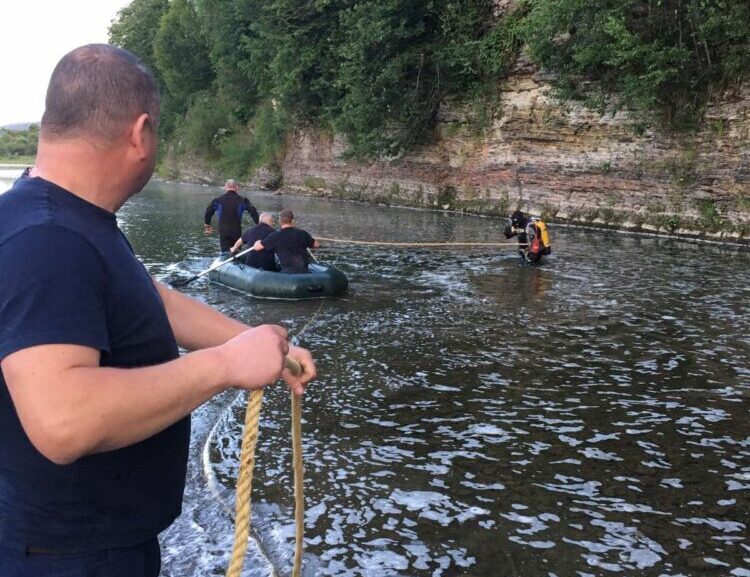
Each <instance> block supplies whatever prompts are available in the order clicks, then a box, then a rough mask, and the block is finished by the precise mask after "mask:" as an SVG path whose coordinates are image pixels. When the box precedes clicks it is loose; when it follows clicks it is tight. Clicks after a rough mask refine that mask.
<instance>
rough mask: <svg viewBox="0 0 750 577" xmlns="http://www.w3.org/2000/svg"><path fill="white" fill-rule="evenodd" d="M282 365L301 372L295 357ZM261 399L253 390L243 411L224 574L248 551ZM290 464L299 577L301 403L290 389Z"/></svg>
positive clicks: (236, 572)
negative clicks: (229, 554) (231, 529)
mask: <svg viewBox="0 0 750 577" xmlns="http://www.w3.org/2000/svg"><path fill="white" fill-rule="evenodd" d="M284 366H285V368H287V369H288V370H289V371H290V372H291V373H292V374H293V375H294V376H296V377H298V376H299V375H301V374H302V367H301V366H300V364H299V363H297V361H295V360H294V359H291V358H289V357H287V358H286V359H285V360H284ZM262 402H263V389H259V390H257V391H253V392H252V394H251V395H250V399H249V400H248V403H247V410H246V411H245V431H244V433H243V434H242V450H241V452H240V473H239V478H238V480H237V499H236V514H235V525H234V544H233V545H232V557H231V560H230V561H229V568H228V569H227V577H240V574H241V573H242V564H243V563H244V561H245V553H246V552H247V539H248V536H249V534H250V512H251V501H250V496H251V494H252V486H253V467H254V465H255V447H256V445H257V444H258V425H259V422H260V406H261V404H262ZM292 468H293V470H294V501H295V507H294V523H295V542H294V563H293V566H292V577H299V575H300V569H301V568H302V550H303V547H304V521H305V519H304V515H305V499H304V494H303V490H302V481H303V479H302V474H303V470H302V406H301V403H300V398H299V397H298V396H297V395H295V394H294V393H292Z"/></svg>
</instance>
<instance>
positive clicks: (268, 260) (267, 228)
mask: <svg viewBox="0 0 750 577" xmlns="http://www.w3.org/2000/svg"><path fill="white" fill-rule="evenodd" d="M274 232H276V230H275V229H274V228H273V215H272V214H271V213H270V212H264V213H261V215H260V222H259V223H258V224H256V225H255V226H254V227H252V228H248V229H247V230H246V231H245V232H243V233H242V238H240V239H238V240H237V242H235V243H234V246H233V247H232V248H230V249H229V250H230V252H231V253H232V254H236V253H237V252H239V250H240V247H242V245H243V244H245V245H247V246H254V245H255V243H256V241H259V240H263V239H264V238H266V237H267V236H269V235H271V234H273V233H274ZM275 256H276V253H275V252H274V250H273V249H270V248H266V249H263V250H261V251H257V250H254V249H253V251H252V252H249V253H247V254H246V255H245V256H244V262H245V264H246V265H248V266H251V267H254V268H259V269H262V270H270V271H278V270H279V268H278V267H277V266H276V258H275Z"/></svg>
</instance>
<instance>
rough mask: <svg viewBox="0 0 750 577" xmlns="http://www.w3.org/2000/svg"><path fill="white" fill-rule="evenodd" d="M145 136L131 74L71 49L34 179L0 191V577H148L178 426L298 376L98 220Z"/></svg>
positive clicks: (178, 480) (156, 562) (128, 175)
mask: <svg viewBox="0 0 750 577" xmlns="http://www.w3.org/2000/svg"><path fill="white" fill-rule="evenodd" d="M158 126H159V93H158V89H157V86H156V81H155V80H154V78H153V76H152V75H151V73H150V72H149V71H148V69H147V68H146V66H145V65H144V64H143V63H142V62H141V61H140V60H138V59H137V58H136V57H135V56H133V55H132V54H130V53H129V52H126V51H125V50H122V49H121V48H117V47H115V46H109V45H104V44H93V45H87V46H82V47H80V48H77V49H75V50H73V51H72V52H70V53H68V54H67V55H66V56H64V57H63V59H62V60H61V61H60V62H59V63H58V64H57V66H56V67H55V69H54V71H53V73H52V77H51V79H50V83H49V87H48V89H47V96H46V109H45V112H44V116H43V117H42V122H41V130H40V135H39V147H38V154H37V157H36V165H35V167H34V169H33V170H32V171H31V174H30V175H29V176H28V177H24V178H22V179H21V180H20V181H18V182H17V183H16V184H15V185H14V186H13V188H12V189H11V190H8V191H7V192H2V189H0V192H2V193H1V194H0V270H2V271H3V272H7V274H3V275H0V295H1V297H0V576H2V577H52V576H56V577H62V576H63V575H65V576H67V577H74V576H79V577H80V576H83V575H85V576H86V577H158V575H159V572H160V564H161V563H160V551H159V541H158V538H157V536H158V534H159V533H160V532H161V531H163V530H164V529H166V528H167V527H168V526H169V525H170V524H171V523H172V521H173V520H174V519H175V518H176V517H177V516H178V515H179V514H180V511H181V507H182V502H183V493H184V486H185V475H186V470H187V462H188V451H189V447H190V412H191V411H192V410H194V409H195V408H197V407H198V406H200V405H201V404H202V403H204V402H206V401H208V400H209V399H211V398H212V397H213V396H214V395H218V394H221V393H223V392H224V391H227V390H229V389H230V388H232V389H234V388H235V387H239V388H242V389H246V390H251V389H252V390H258V389H261V388H263V387H264V386H265V385H266V384H268V383H274V382H276V381H277V380H278V378H279V377H280V376H281V377H282V378H284V380H285V381H286V382H287V383H288V384H289V385H290V387H291V388H292V390H293V391H294V393H295V394H297V395H301V394H302V392H303V390H304V387H305V385H306V383H307V382H309V381H310V380H311V379H312V378H314V377H315V364H314V362H313V360H312V357H311V356H310V353H309V352H308V351H305V350H304V349H300V348H298V347H295V346H292V345H290V344H289V343H288V342H287V332H286V330H285V329H284V328H283V327H280V326H273V325H264V326H259V327H255V328H251V327H249V326H247V325H245V324H243V323H241V322H239V321H237V320H234V319H231V318H229V317H227V316H225V315H223V314H221V313H219V312H218V311H216V310H213V309H212V308H210V307H208V306H207V305H205V304H203V303H201V302H199V301H197V300H194V299H191V298H189V297H187V296H186V295H183V294H181V293H179V292H177V291H175V290H172V289H170V288H168V287H167V286H165V285H164V284H162V283H160V282H159V281H158V280H156V279H155V278H153V277H152V276H151V275H150V274H149V272H148V270H147V269H146V268H145V267H144V265H143V263H141V262H140V261H139V260H138V258H137V257H136V255H135V254H134V252H133V248H132V247H131V246H130V243H129V242H128V240H127V238H126V237H125V235H124V233H123V231H122V230H120V228H119V226H118V222H117V215H116V213H117V211H118V210H119V209H120V208H121V207H122V206H123V204H124V203H125V202H126V201H127V200H128V199H129V198H131V197H132V196H133V195H135V194H137V193H138V192H139V191H140V190H141V189H142V188H143V187H144V186H145V184H146V183H147V182H148V180H149V179H150V178H151V175H152V173H153V170H154V165H155V163H156V158H157V148H158V142H159V136H158ZM181 349H184V350H187V351H190V352H186V353H184V354H182V353H181ZM285 356H289V357H291V358H292V359H294V360H296V361H298V362H299V363H301V364H302V367H303V373H302V375H301V376H300V377H294V376H293V375H292V374H291V373H290V372H289V371H288V370H284V366H285V361H284V358H285Z"/></svg>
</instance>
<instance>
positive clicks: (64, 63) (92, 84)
mask: <svg viewBox="0 0 750 577" xmlns="http://www.w3.org/2000/svg"><path fill="white" fill-rule="evenodd" d="M143 113H146V114H148V115H149V118H150V119H151V122H152V123H153V126H154V129H156V126H157V125H158V122H159V89H158V88H157V86H156V82H155V80H154V77H153V75H152V74H151V72H150V71H149V69H148V67H147V66H146V65H145V64H144V63H143V62H141V61H140V60H139V59H138V58H137V57H136V56H134V55H133V54H131V53H130V52H128V51H127V50H123V49H122V48H117V47H116V46H110V45H109V44H87V45H85V46H80V47H79V48H76V49H74V50H72V51H71V52H68V53H67V54H66V55H65V56H63V57H62V59H61V60H60V62H58V63H57V66H55V69H54V71H53V72H52V76H51V78H50V81H49V86H48V87H47V97H46V100H45V110H44V115H43V116H42V123H41V133H42V136H43V137H44V138H50V139H56V138H59V139H66V138H76V137H88V138H91V139H94V140H96V141H100V142H104V143H111V142H114V141H115V140H116V139H117V138H118V137H120V136H121V135H122V133H123V131H124V130H125V129H126V128H127V126H128V124H130V123H131V122H133V121H135V120H136V119H137V118H138V117H139V116H140V115H141V114H143Z"/></svg>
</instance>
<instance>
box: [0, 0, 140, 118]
mask: <svg viewBox="0 0 750 577" xmlns="http://www.w3.org/2000/svg"><path fill="white" fill-rule="evenodd" d="M128 4H130V0H0V126H4V125H6V124H13V123H16V122H38V121H39V120H41V118H42V113H43V112H44V95H45V93H46V91H47V83H48V82H49V77H50V75H51V74H52V70H53V69H54V67H55V65H56V64H57V62H58V60H60V58H62V57H63V56H64V55H65V54H66V53H67V52H69V51H70V50H72V49H73V48H76V47H77V46H81V45H82V44H90V43H92V42H106V41H107V29H108V28H109V24H110V22H111V21H112V19H113V18H114V17H115V16H116V15H117V12H118V11H119V10H120V9H121V8H123V7H125V6H127V5H128Z"/></svg>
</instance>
